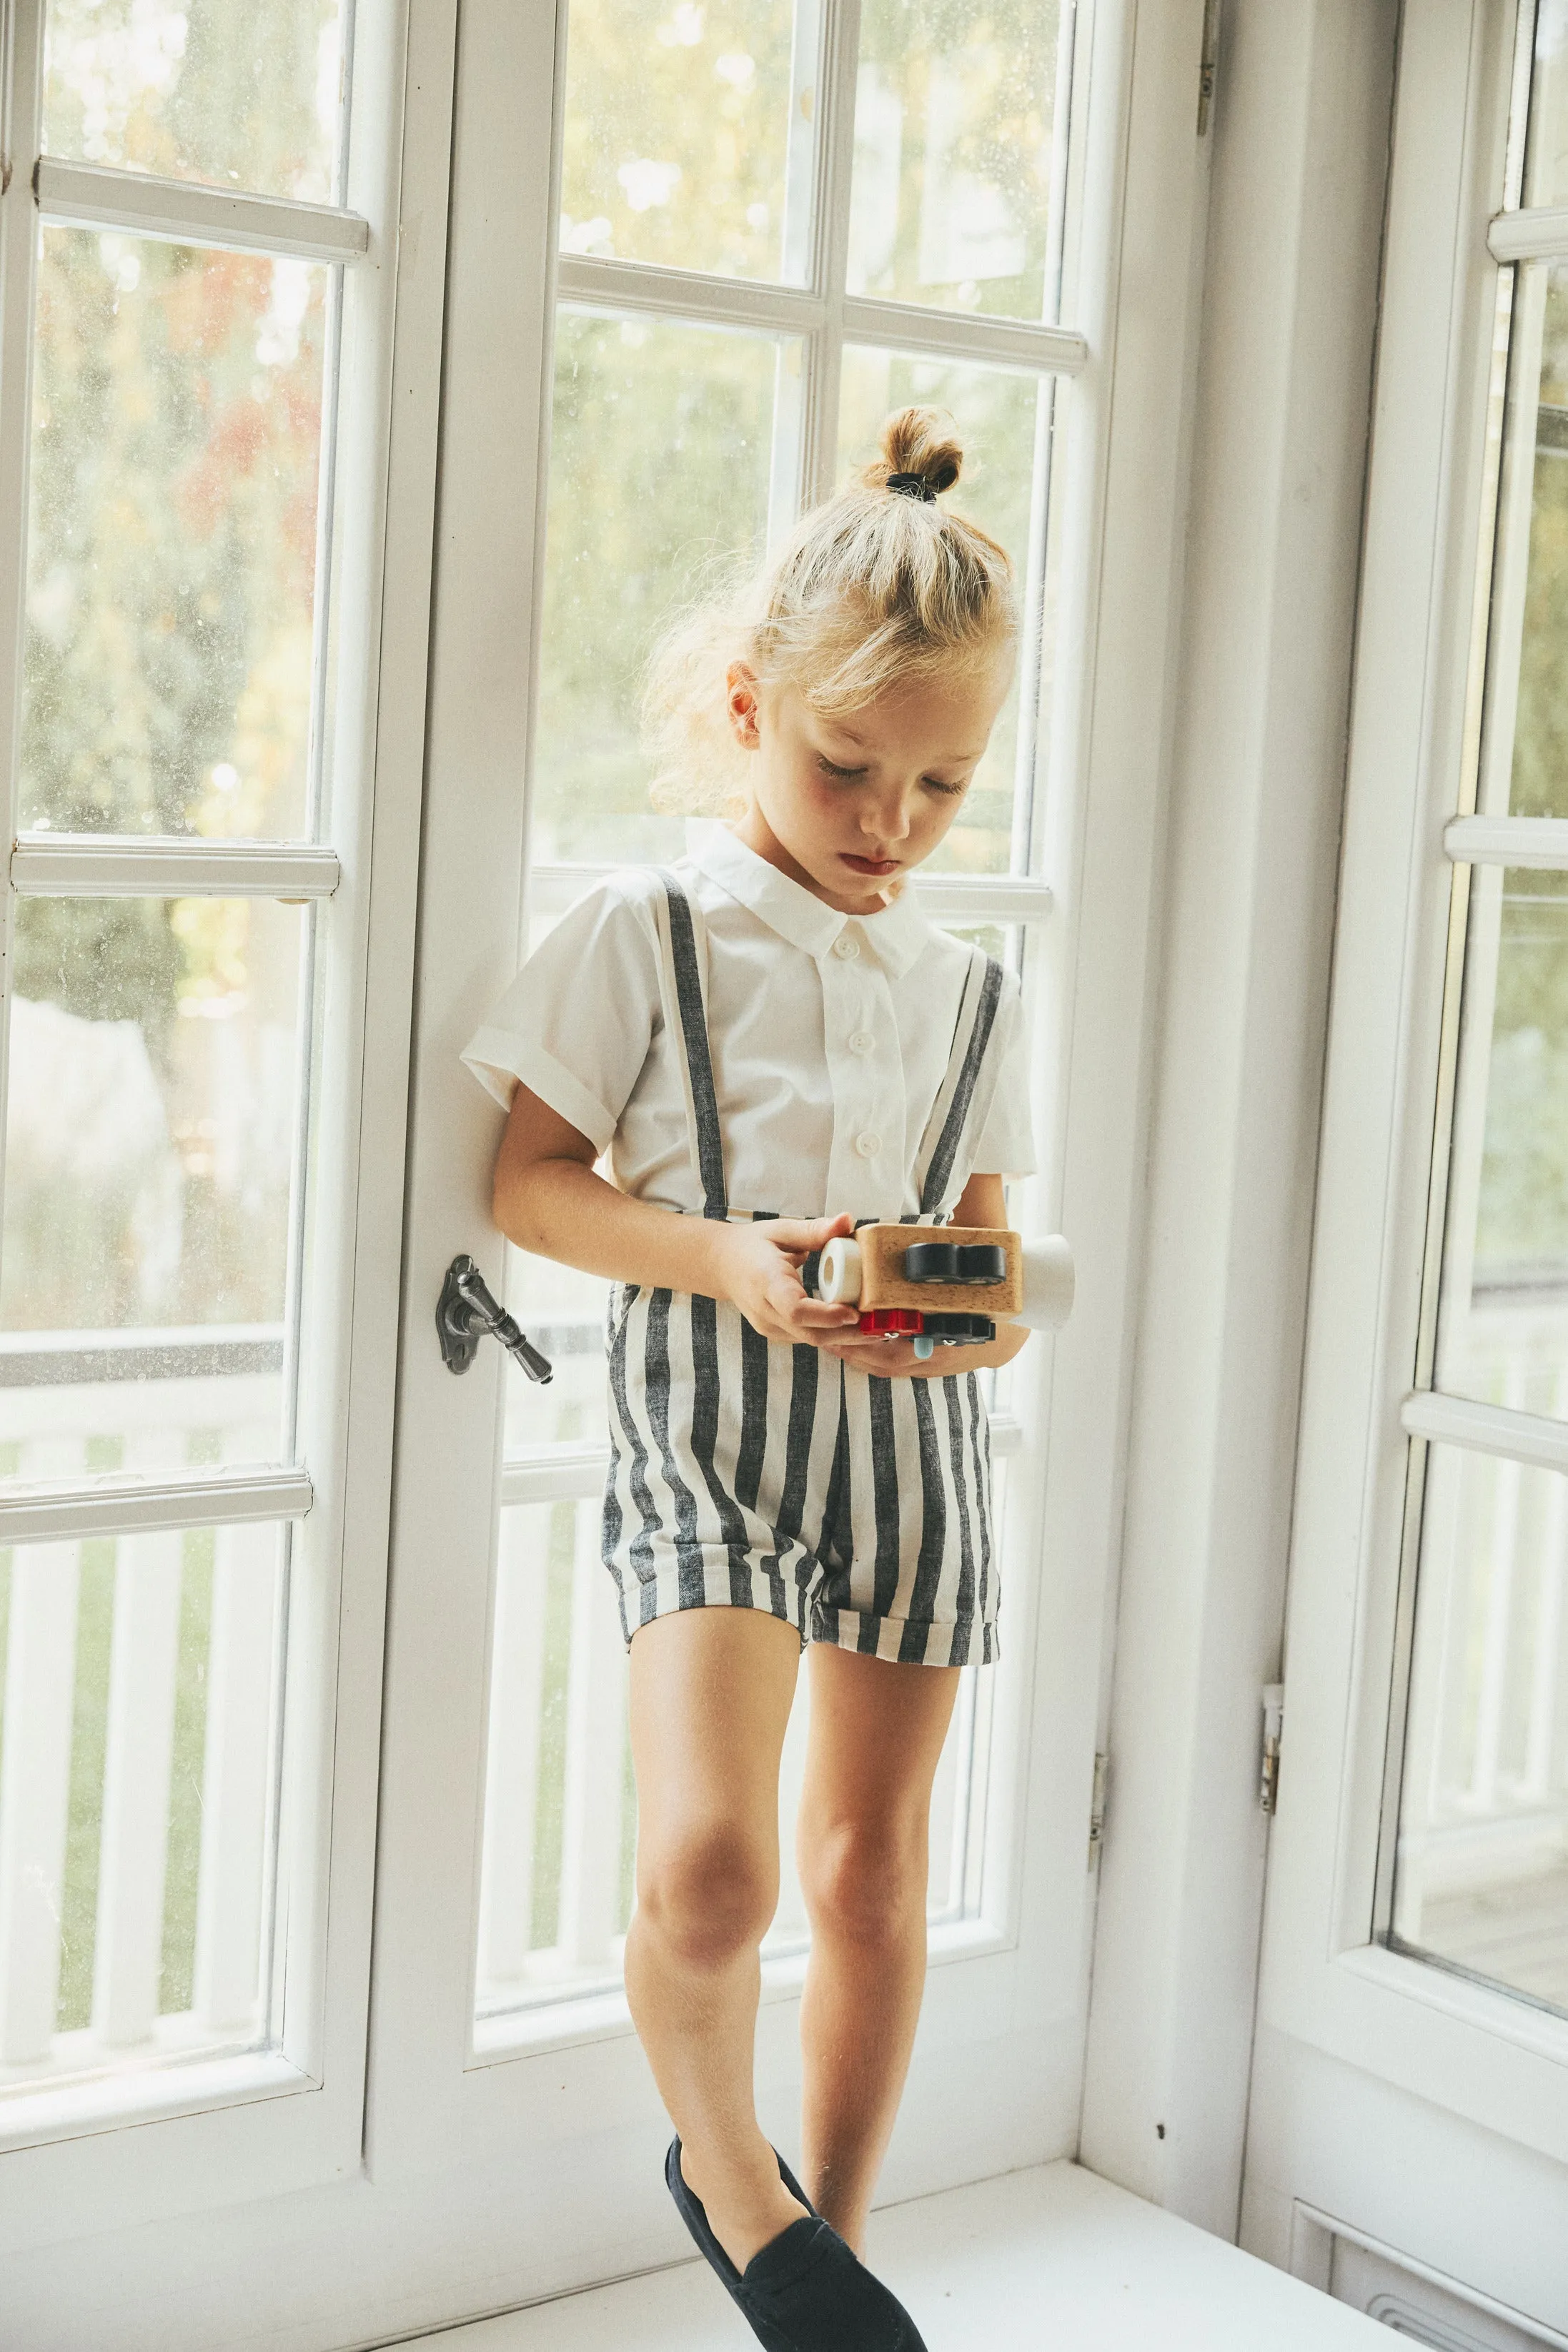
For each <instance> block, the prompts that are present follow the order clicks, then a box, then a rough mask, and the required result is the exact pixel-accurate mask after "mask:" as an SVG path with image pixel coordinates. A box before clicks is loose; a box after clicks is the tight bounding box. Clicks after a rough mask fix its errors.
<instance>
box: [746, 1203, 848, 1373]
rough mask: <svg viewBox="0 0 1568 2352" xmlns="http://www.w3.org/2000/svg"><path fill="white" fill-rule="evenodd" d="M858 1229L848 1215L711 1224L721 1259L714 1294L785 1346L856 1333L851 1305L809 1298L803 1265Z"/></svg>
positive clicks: (817, 1342) (812, 1343) (816, 1343)
mask: <svg viewBox="0 0 1568 2352" xmlns="http://www.w3.org/2000/svg"><path fill="white" fill-rule="evenodd" d="M854 1230H855V1221H854V1219H853V1218H852V1217H850V1216H848V1215H844V1216H837V1217H767V1218H764V1219H763V1221H762V1223H759V1224H754V1225H719V1224H715V1226H714V1227H713V1244H714V1251H715V1256H716V1260H717V1265H716V1274H715V1285H716V1286H715V1290H714V1296H715V1297H719V1298H728V1299H729V1300H731V1303H732V1304H733V1305H734V1306H736V1307H739V1308H740V1310H741V1312H742V1315H743V1316H744V1317H745V1318H746V1320H747V1322H748V1323H750V1324H751V1326H752V1328H753V1330H757V1331H760V1332H761V1333H762V1335H763V1339H778V1340H782V1341H784V1344H785V1345H786V1346H791V1347H799V1346H801V1345H803V1344H804V1345H805V1346H808V1347H814V1348H820V1347H824V1346H826V1344H827V1342H828V1340H829V1339H840V1338H842V1336H843V1334H844V1333H845V1332H846V1331H853V1330H854V1329H855V1328H856V1325H857V1324H858V1321H859V1317H858V1313H857V1312H856V1309H855V1308H854V1307H829V1306H827V1305H826V1303H825V1301H823V1300H822V1299H819V1298H808V1297H806V1295H805V1285H804V1284H803V1282H802V1281H801V1278H800V1268H801V1266H802V1265H803V1264H804V1263H805V1259H806V1258H807V1257H809V1256H810V1255H811V1253H812V1251H813V1250H819V1249H820V1248H821V1247H822V1245H823V1244H824V1243H825V1242H829V1241H831V1240H832V1239H833V1236H834V1235H835V1234H848V1233H853V1232H854Z"/></svg>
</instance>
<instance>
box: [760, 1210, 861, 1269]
mask: <svg viewBox="0 0 1568 2352" xmlns="http://www.w3.org/2000/svg"><path fill="white" fill-rule="evenodd" d="M762 1230H763V1233H764V1234H765V1235H766V1237H767V1239H768V1240H769V1241H771V1242H772V1244H773V1247H774V1248H775V1249H778V1250H784V1251H786V1252H788V1253H791V1254H797V1255H799V1256H801V1257H805V1256H808V1255H810V1253H811V1252H812V1251H813V1250H816V1249H820V1248H821V1247H822V1245H823V1244H824V1242H830V1241H831V1240H832V1239H833V1237H834V1235H835V1234H852V1233H853V1232H854V1230H855V1220H854V1218H853V1217H852V1216H851V1215H850V1214H849V1213H848V1211H847V1209H846V1210H842V1211H841V1212H840V1213H839V1214H838V1215H837V1217H769V1218H768V1219H767V1220H766V1222H765V1223H764V1224H763V1228H762Z"/></svg>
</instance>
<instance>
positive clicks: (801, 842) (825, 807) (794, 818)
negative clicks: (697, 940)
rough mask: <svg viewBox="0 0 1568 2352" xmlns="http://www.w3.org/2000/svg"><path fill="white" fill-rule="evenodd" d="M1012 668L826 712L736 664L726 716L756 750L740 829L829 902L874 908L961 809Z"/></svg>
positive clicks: (927, 683) (844, 907)
mask: <svg viewBox="0 0 1568 2352" xmlns="http://www.w3.org/2000/svg"><path fill="white" fill-rule="evenodd" d="M1011 676H1012V663H1011V660H1010V658H1004V659H1003V660H1002V661H1000V662H998V663H997V664H996V665H995V666H994V668H992V669H991V670H988V671H982V672H981V673H980V674H979V675H978V676H977V677H954V678H950V679H941V678H931V679H921V680H918V681H911V682H910V683H909V684H907V685H903V686H892V687H889V688H887V690H886V691H885V692H884V693H882V694H879V696H878V697H877V698H876V700H875V701H874V702H868V703H866V704H864V705H863V706H862V707H861V709H858V710H852V711H850V712H848V713H847V716H846V717H844V718H842V719H823V718H819V717H818V715H817V714H816V712H815V711H814V710H812V709H810V708H809V706H808V705H807V703H806V701H805V698H804V696H803V695H802V694H801V693H800V692H799V691H798V689H797V688H794V687H778V688H771V687H767V686H762V685H759V683H758V681H757V680H756V678H755V677H753V676H752V673H751V671H750V670H748V669H747V668H746V667H744V665H743V664H742V663H739V662H738V663H736V664H735V665H734V666H733V667H732V668H731V671H730V678H729V687H730V720H731V726H732V727H733V729H734V730H735V739H736V740H737V742H739V743H740V744H741V745H742V748H743V749H744V750H746V751H751V752H753V753H754V754H755V759H754V761H753V763H752V772H751V777H750V782H751V788H752V792H751V806H750V807H749V808H748V810H747V811H746V814H745V815H744V816H743V817H742V819H741V820H740V822H739V823H738V824H737V825H736V826H735V831H736V833H737V834H738V835H739V836H740V838H741V839H742V841H743V842H744V843H745V844H746V845H747V847H748V848H750V849H754V850H755V851H756V852H757V854H758V856H761V857H765V858H766V859H767V860H768V862H769V864H770V865H773V866H778V867H779V868H780V869H781V871H782V872H784V873H785V874H787V875H789V876H790V877H791V878H792V880H794V881H796V882H800V883H803V884H804V885H805V887H806V888H807V889H808V890H811V891H815V893H816V896H817V898H823V899H826V902H827V904H828V905H829V906H830V907H837V908H838V909H839V910H840V912H841V913H844V914H847V915H855V914H874V913H875V912H876V911H877V909H878V908H879V907H880V906H881V905H882V903H883V901H884V898H885V895H886V893H887V890H888V888H889V885H890V884H893V883H897V882H898V881H899V880H900V879H901V877H903V876H904V875H906V874H908V873H910V871H912V869H913V868H914V867H915V866H919V865H920V864H921V862H922V861H923V860H924V859H925V858H928V857H929V856H931V852H932V850H933V849H935V847H936V846H937V844H938V843H939V842H940V841H941V840H942V835H944V834H945V833H946V831H947V829H948V827H949V825H950V824H952V821H953V818H954V817H955V816H956V815H957V814H958V812H959V810H960V809H961V808H962V807H963V796H964V794H965V793H966V792H967V791H968V789H969V782H970V779H971V777H972V776H973V773H974V771H975V769H976V768H977V767H978V765H979V764H980V759H981V755H982V753H983V752H984V749H985V746H986V743H987V742H988V741H989V740H990V736H991V730H992V728H993V726H994V723H995V719H996V714H997V712H998V711H999V710H1000V709H1001V708H1002V702H1003V698H1004V697H1005V694H1006V691H1007V687H1008V683H1009V680H1010V678H1011Z"/></svg>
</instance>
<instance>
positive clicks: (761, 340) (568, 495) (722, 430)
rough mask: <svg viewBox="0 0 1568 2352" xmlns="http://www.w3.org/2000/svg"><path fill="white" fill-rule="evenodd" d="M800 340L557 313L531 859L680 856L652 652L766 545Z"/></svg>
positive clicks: (681, 830) (681, 833)
mask: <svg viewBox="0 0 1568 2352" xmlns="http://www.w3.org/2000/svg"><path fill="white" fill-rule="evenodd" d="M799 371H800V349H799V345H798V344H797V343H795V342H794V341H789V342H780V341H778V340H777V339H775V338H774V337H772V336H766V335H751V334H737V333H731V332H729V331H725V330H722V329H719V328H712V327H695V326H685V325H678V324H675V323H673V322H670V321H668V320H657V319H633V318H628V319H621V318H607V317H605V316H603V315H602V314H599V313H596V312H586V311H579V310H564V311H563V313H562V315H561V317H560V319H559V320H558V322H557V326H556V337H555V394H554V408H553V414H552V425H551V449H550V509H549V528H548V534H547V541H546V552H545V562H544V640H543V659H542V677H541V685H540V705H539V723H538V730H537V733H536V736H535V742H534V793H533V835H532V839H533V855H534V856H535V857H536V858H542V859H552V858H597V859H611V860H615V861H618V862H623V863H624V862H626V861H627V860H630V859H637V858H644V857H657V856H679V854H680V851H681V848H682V846H683V845H684V842H685V826H684V823H683V821H682V820H681V819H680V818H679V817H671V816H658V815H656V814H655V813H654V811H653V810H652V808H651V807H650V805H649V803H648V797H647V786H648V775H649V771H648V765H647V761H646V760H645V759H644V757H643V754H642V751H641V750H640V748H639V745H638V740H637V709H638V703H639V699H640V696H641V692H642V682H643V672H644V667H645V664H646V662H647V655H648V652H649V650H650V648H651V646H652V645H653V644H654V642H655V640H656V639H657V638H658V635H659V634H660V633H661V631H662V630H663V629H664V628H665V627H666V626H668V624H669V622H670V621H671V620H672V619H673V618H674V617H675V615H676V614H678V613H679V609H680V608H681V606H682V605H683V604H686V603H687V602H688V601H689V600H690V599H691V598H692V597H693V596H694V595H698V594H700V593H701V591H702V587H703V583H704V577H705V574H706V573H707V572H711V571H715V570H721V568H722V566H723V563H724V562H725V560H726V559H733V558H737V557H746V556H750V555H760V553H761V551H762V548H763V541H764V538H765V534H766V530H767V524H768V499H769V485H770V479H771V471H772V446H773V408H774V400H775V386H776V381H777V379H778V378H779V377H780V376H781V374H782V375H783V376H784V378H785V379H786V381H787V382H789V383H791V384H794V383H797V382H798V379H799Z"/></svg>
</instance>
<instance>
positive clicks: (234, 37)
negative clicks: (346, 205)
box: [44, 0, 345, 204]
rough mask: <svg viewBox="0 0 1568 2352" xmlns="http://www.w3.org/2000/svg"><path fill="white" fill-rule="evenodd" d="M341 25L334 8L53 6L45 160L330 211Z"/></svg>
mask: <svg viewBox="0 0 1568 2352" xmlns="http://www.w3.org/2000/svg"><path fill="white" fill-rule="evenodd" d="M344 13H345V12H344V8H343V6H342V0H263V5H261V6H260V7H258V6H257V5H256V0H188V5H186V6H184V7H171V6H170V5H168V0H49V5H48V11H47V19H46V24H47V32H46V41H45V55H44V146H45V149H46V151H47V153H49V154H51V155H60V156H68V157H70V158H71V159H72V160H73V161H79V162H81V163H109V164H113V165H115V166H116V167H118V168H119V169H120V170H121V171H132V172H150V173H153V174H154V175H155V176H157V177H158V178H160V179H164V180H205V181H210V182H212V183H214V184H216V185H217V186H220V187H226V186H232V187H237V188H245V189H248V190H250V191H252V192H253V193H254V194H258V195H266V196H296V197H302V198H306V199H308V200H310V201H312V202H314V203H317V204H330V203H331V202H332V201H333V199H334V197H335V196H336V194H337V179H338V169H339V149H340V145H341V140H342V132H341V123H342V111H343V108H342V71H343V18H344Z"/></svg>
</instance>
